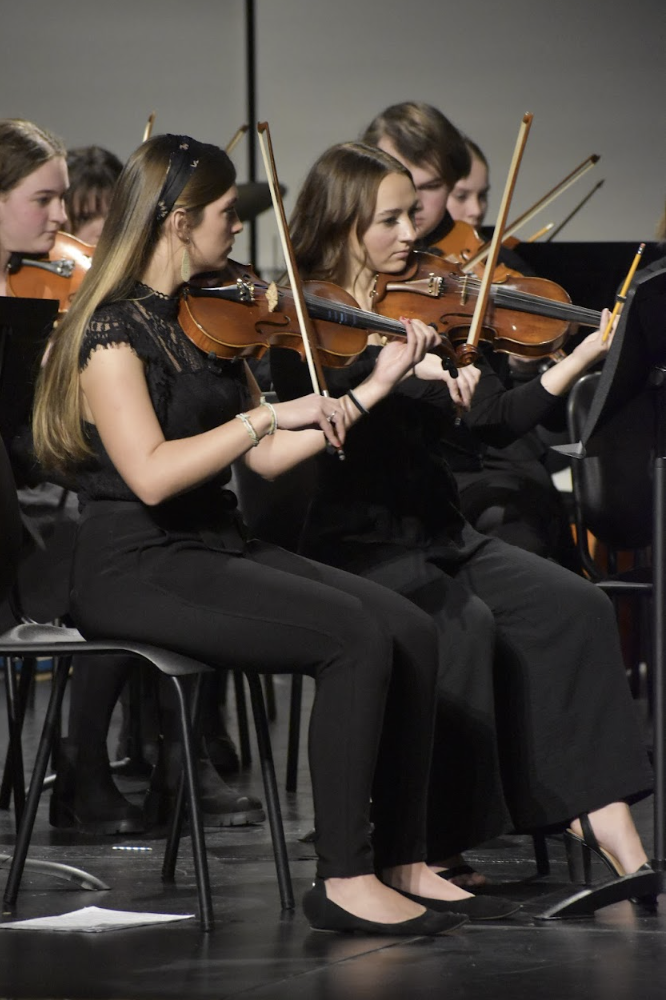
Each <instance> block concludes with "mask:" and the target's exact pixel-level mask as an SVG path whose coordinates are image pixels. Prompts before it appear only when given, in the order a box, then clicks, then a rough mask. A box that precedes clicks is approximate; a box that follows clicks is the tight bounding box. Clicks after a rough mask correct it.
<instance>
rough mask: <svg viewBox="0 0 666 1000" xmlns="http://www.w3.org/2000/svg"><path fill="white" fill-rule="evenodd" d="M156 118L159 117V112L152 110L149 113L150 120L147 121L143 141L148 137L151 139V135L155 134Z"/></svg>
mask: <svg viewBox="0 0 666 1000" xmlns="http://www.w3.org/2000/svg"><path fill="white" fill-rule="evenodd" d="M156 118H157V112H156V111H151V112H150V114H149V115H148V121H147V122H146V127H145V128H144V130H143V139H142V140H141V141H142V142H145V141H146V139H150V137H151V135H152V134H153V125H154V124H155V119H156Z"/></svg>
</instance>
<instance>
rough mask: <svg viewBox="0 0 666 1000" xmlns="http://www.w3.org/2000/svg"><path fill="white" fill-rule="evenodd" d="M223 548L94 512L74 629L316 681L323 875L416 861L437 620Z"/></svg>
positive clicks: (108, 511) (278, 555) (377, 590)
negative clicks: (373, 826)
mask: <svg viewBox="0 0 666 1000" xmlns="http://www.w3.org/2000/svg"><path fill="white" fill-rule="evenodd" d="M204 536H205V537H204ZM215 544H216V543H215V540H214V539H213V541H212V542H211V539H210V537H209V535H208V533H204V534H201V533H196V532H194V533H192V534H187V533H182V534H177V533H174V532H169V531H165V530H164V529H163V528H161V527H159V526H158V525H157V523H156V521H155V519H154V517H153V515H152V514H151V512H150V511H149V509H147V508H144V507H142V505H140V504H138V503H124V502H112V501H101V502H96V503H93V504H90V505H89V507H88V508H87V510H86V513H85V514H84V516H83V518H82V521H81V524H80V526H79V534H78V539H77V547H76V552H75V558H74V567H73V592H72V614H73V617H74V619H75V621H76V623H77V625H78V627H79V628H80V629H81V631H82V632H83V633H84V635H86V636H88V637H91V638H94V637H102V636H104V637H107V638H113V637H114V636H115V637H118V638H120V637H125V638H132V639H135V640H137V641H144V642H150V643H154V644H155V645H162V646H164V647H166V648H168V649H172V650H175V651H177V652H180V653H183V654H185V655H188V656H191V657H193V658H195V659H199V660H201V661H202V662H204V663H207V664H210V665H213V666H215V665H219V666H221V667H222V666H224V667H231V666H232V667H234V668H235V669H241V670H254V671H260V672H277V673H281V672H302V673H304V674H310V675H312V676H313V677H314V679H315V684H316V694H315V700H314V706H313V710H312V717H311V721H310V733H309V749H310V768H311V774H312V782H313V793H314V806H315V822H316V848H317V853H318V858H319V862H318V874H319V875H320V876H321V877H323V878H329V877H351V876H355V875H362V874H368V873H370V872H372V871H374V870H375V867H384V866H391V865H397V864H406V863H410V862H413V861H417V860H420V859H423V858H424V857H425V809H426V799H427V787H428V771H429V761H430V753H431V746H432V732H433V723H434V702H435V698H434V690H435V684H436V674H437V663H438V649H437V631H436V629H435V626H434V624H433V622H432V620H431V619H430V618H429V616H428V615H426V614H424V613H423V612H422V611H420V610H419V609H418V608H417V607H416V606H415V605H414V604H412V603H411V602H409V601H405V600H404V599H403V598H401V597H400V596H398V595H397V594H395V593H393V592H391V591H389V590H386V589H384V588H382V587H378V586H376V585H375V584H373V583H370V582H368V581H366V580H363V579H360V578H357V577H354V576H351V575H349V574H347V573H344V572H341V571H339V570H336V569H333V568H331V567H327V566H321V565H318V564H317V563H314V562H312V561H310V560H307V559H303V558H300V557H298V556H295V555H293V554H292V553H289V552H286V551H285V550H283V549H279V548H276V547H273V546H269V545H266V544H264V543H261V542H250V543H248V545H247V546H246V548H245V550H244V552H243V553H242V554H239V552H238V551H228V550H225V549H224V547H223V546H224V544H225V542H224V541H221V542H220V547H219V548H215V547H211V545H215ZM371 798H372V803H373V815H372V819H373V821H374V824H375V830H374V834H373V835H372V837H371V833H370V830H371V824H370V800H371Z"/></svg>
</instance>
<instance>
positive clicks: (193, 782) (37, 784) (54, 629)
mask: <svg viewBox="0 0 666 1000" xmlns="http://www.w3.org/2000/svg"><path fill="white" fill-rule="evenodd" d="M0 518H1V519H0V524H2V532H1V533H0V587H1V589H0V600H2V599H3V598H4V597H5V595H6V594H7V593H8V592H11V590H12V587H13V585H14V582H15V574H16V569H17V566H18V559H19V552H20V547H21V520H20V512H19V505H18V500H17V496H16V487H15V483H14V478H13V474H12V471H11V467H10V464H9V460H8V457H7V453H6V451H5V448H4V445H2V443H1V442H0ZM12 603H13V607H15V608H16V610H17V611H18V608H17V605H16V602H15V601H13V602H12ZM19 621H20V618H19ZM119 652H122V653H128V654H131V655H133V656H136V657H138V658H139V659H140V660H142V661H144V662H147V663H149V664H151V665H152V666H154V667H156V668H157V669H158V670H160V671H161V672H162V673H163V674H165V675H166V676H168V677H170V678H171V680H172V681H173V684H174V686H175V689H176V695H177V701H178V706H179V722H180V730H181V734H180V735H181V740H182V744H183V757H184V762H183V763H184V773H183V777H182V779H181V787H180V792H179V796H178V808H177V809H176V811H175V813H174V817H173V821H172V827H171V831H170V835H169V837H168V840H167V848H166V852H165V858H164V864H163V868H162V877H163V879H164V880H165V881H173V880H174V873H175V864H176V856H177V850H178V844H179V837H180V830H181V826H182V818H183V817H182V803H183V799H184V792H185V790H186V792H187V806H188V815H189V821H190V828H191V836H192V852H193V858H194V867H195V874H196V882H197V894H198V903H199V916H200V922H201V926H202V929H203V930H205V931H209V930H211V929H212V927H213V909H212V901H211V893H210V880H209V876H208V866H207V859H206V849H205V841H204V834H203V824H202V821H201V812H200V809H199V800H198V785H197V776H196V769H195V751H194V746H193V737H192V723H191V719H190V707H189V704H188V697H187V691H186V687H185V685H186V678H189V677H199V678H200V677H201V676H202V675H203V674H205V673H207V672H209V671H210V670H211V669H212V668H210V667H208V666H205V665H203V664H201V663H198V662H196V661H194V660H191V659H189V658H186V657H184V656H181V655H179V654H177V653H174V652H172V651H170V650H165V649H160V648H157V647H154V646H150V645H147V644H144V643H135V642H133V641H131V640H127V641H125V640H122V639H113V640H102V639H100V640H93V641H90V640H84V639H83V637H82V636H81V634H80V633H79V632H78V631H77V630H76V629H72V628H65V627H63V626H59V625H41V624H37V623H35V622H25V621H23V622H21V623H20V624H17V625H16V626H14V627H13V628H11V629H9V631H7V632H5V633H3V634H2V635H0V657H4V658H5V660H6V663H5V670H6V673H12V672H13V669H14V666H13V659H23V658H27V659H29V658H33V657H37V656H52V657H54V660H55V667H54V678H53V683H52V690H51V696H50V699H49V704H48V707H47V711H46V718H45V721H44V725H43V728H42V733H41V737H40V741H39V746H38V749H37V755H36V759H35V764H34V768H33V773H32V778H31V781H30V787H29V790H28V795H27V798H26V801H25V807H24V808H23V809H22V810H21V808H20V807H19V815H20V821H19V822H18V831H17V836H16V846H15V849H14V854H13V857H12V858H11V866H10V871H9V876H8V880H7V886H6V889H5V894H4V910H5V912H13V911H14V908H15V904H16V900H17V896H18V891H19V887H20V882H21V878H22V874H23V870H24V868H25V866H26V859H27V853H28V848H29V845H30V839H31V836H32V831H33V827H34V823H35V818H36V814H37V807H38V805H39V797H40V794H41V791H42V785H43V781H44V777H45V774H46V768H47V765H48V760H49V755H50V751H51V747H52V744H53V742H54V736H55V734H56V731H57V726H58V723H59V719H60V713H61V708H62V701H63V698H64V693H65V687H66V683H67V677H68V673H69V665H70V659H71V657H72V656H73V655H77V654H82V653H85V654H95V655H102V656H103V655H104V654H108V653H119ZM100 669H103V665H101V667H100ZM248 682H249V685H250V695H251V699H252V707H253V712H254V720H255V727H256V731H257V742H258V746H259V754H260V758H261V764H262V773H263V777H264V785H265V792H266V807H267V811H268V814H269V822H270V826H271V834H272V837H273V849H274V853H275V860H276V868H277V875H278V884H279V889H280V897H281V902H282V908H283V909H291V908H293V905H294V900H293V892H292V886H291V879H290V874H289V864H288V859H287V851H286V844H285V840H284V830H283V827H282V819H281V815H280V805H279V800H278V797H277V787H276V781H275V771H274V767H273V759H272V754H271V747H270V740H269V738H268V725H267V720H266V713H265V706H264V702H263V695H262V691H261V686H260V683H259V679H258V676H257V675H256V674H252V673H250V672H248ZM192 713H193V717H194V718H195V719H196V693H195V698H194V704H193V707H192ZM20 735H21V733H20V719H19V718H18V717H16V716H15V717H14V719H13V720H12V719H11V718H10V751H9V752H10V753H11V754H12V755H13V759H14V761H15V763H16V762H19V761H21V755H20ZM16 791H17V786H16V785H15V786H14V792H15V803H16ZM0 860H2V861H6V862H9V860H10V859H9V857H8V856H0ZM30 864H31V865H32V866H33V867H38V868H40V869H41V870H48V871H51V872H52V873H53V874H57V875H59V876H61V877H64V878H68V879H73V880H75V881H77V882H78V883H79V884H80V885H82V886H84V887H86V888H95V889H105V888H108V886H106V885H104V883H102V882H100V881H99V880H98V879H95V878H94V877H92V876H89V875H88V874H87V873H86V872H81V871H79V870H78V869H71V868H68V866H62V865H53V864H50V863H46V862H30Z"/></svg>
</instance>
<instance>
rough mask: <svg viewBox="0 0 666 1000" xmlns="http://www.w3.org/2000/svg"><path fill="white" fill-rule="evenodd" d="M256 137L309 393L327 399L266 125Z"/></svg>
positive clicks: (340, 455)
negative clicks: (274, 220)
mask: <svg viewBox="0 0 666 1000" xmlns="http://www.w3.org/2000/svg"><path fill="white" fill-rule="evenodd" d="M257 133H258V136H259V146H260V147H261V155H262V156H263V159H264V167H265V169H266V177H267V178H268V184H269V187H270V189H271V198H272V200H273V208H274V209H275V218H276V221H277V227H278V233H279V234H280V241H281V243H282V252H283V254H284V259H285V263H286V265H287V274H288V275H289V283H290V285H291V290H292V293H293V296H294V305H295V306H296V315H297V317H298V325H299V327H300V333H301V337H302V338H303V348H304V351H305V358H306V361H307V365H308V371H309V372H310V381H311V383H312V390H313V392H316V393H318V394H319V395H320V396H328V395H329V392H328V389H327V388H326V379H325V377H324V371H323V368H322V365H321V360H320V358H319V352H318V351H317V337H316V334H315V331H314V328H313V326H312V322H311V320H310V316H309V314H308V311H307V309H306V306H305V297H304V294H303V285H302V283H301V276H300V274H299V273H298V269H297V267H296V261H295V258H294V250H293V247H292V245H291V239H290V236H289V229H288V226H287V217H286V215H285V212H284V205H283V203H282V195H281V193H280V185H279V182H278V177H277V169H276V166H275V157H274V155H273V143H272V142H271V133H270V129H269V127H268V122H258V124H257ZM337 454H338V457H339V458H340V459H344V457H345V453H344V451H343V450H342V448H338V449H337Z"/></svg>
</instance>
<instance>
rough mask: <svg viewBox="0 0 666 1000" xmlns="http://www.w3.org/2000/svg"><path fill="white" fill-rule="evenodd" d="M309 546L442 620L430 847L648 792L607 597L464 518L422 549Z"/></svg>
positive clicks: (449, 849) (451, 846) (462, 843)
mask: <svg viewBox="0 0 666 1000" xmlns="http://www.w3.org/2000/svg"><path fill="white" fill-rule="evenodd" d="M317 554H318V557H319V558H331V559H335V560H337V561H338V564H340V563H342V564H343V565H345V566H346V568H347V569H350V570H352V571H353V572H356V573H360V574H362V575H364V576H365V577H367V578H369V579H372V580H373V581H376V582H379V583H381V584H383V585H384V586H387V587H391V588H392V589H393V590H396V591H397V592H399V593H401V594H403V595H405V596H407V597H409V598H410V599H411V600H412V601H414V602H415V603H416V604H418V605H419V607H421V608H423V609H424V610H426V611H428V613H429V614H430V615H431V617H432V618H433V620H434V621H435V622H436V624H437V626H438V630H439V633H440V650H441V660H440V668H439V677H438V703H437V721H436V727H435V743H434V751H433V761H432V767H431V784H430V795H429V811H428V857H429V860H430V861H433V862H434V861H438V860H443V859H445V858H447V857H448V856H450V855H451V854H454V853H457V852H458V851H460V850H464V849H465V848H469V847H472V846H473V845H474V844H478V843H483V842H484V841H487V840H489V839H491V838H492V837H494V836H497V835H498V834H500V833H503V832H507V831H509V830H511V829H515V830H522V831H528V830H533V829H537V828H544V827H556V826H560V825H563V824H565V823H567V822H568V821H569V820H570V819H571V818H573V817H575V816H578V815H579V814H580V813H581V812H583V811H591V810H593V809H596V808H600V807H601V806H603V805H606V804H608V803H610V802H613V801H618V800H628V801H631V800H634V799H637V798H639V797H640V796H642V795H644V794H647V793H648V791H649V790H650V788H651V786H652V775H651V771H650V767H649V764H648V760H647V756H646V753H645V750H644V748H643V745H642V740H641V735H640V731H639V727H638V723H637V719H636V717H635V710H634V705H633V702H632V700H631V697H630V693H629V688H628V685H627V681H626V676H625V671H624V665H623V661H622V656H621V652H620V646H619V638H618V631H617V626H616V622H615V617H614V613H613V609H612V606H611V603H610V601H609V600H608V598H607V597H606V596H605V594H603V593H602V592H601V591H599V590H598V589H597V588H595V587H594V586H593V585H592V584H590V583H589V582H588V581H587V580H584V579H583V578H582V577H579V576H577V575H576V574H574V573H571V572H569V571H568V570H565V569H563V568H562V567H561V566H559V565H557V564H556V563H552V562H550V561H548V560H546V559H542V558H540V557H538V556H535V555H533V554H532V553H530V552H525V551H523V550H521V549H519V548H516V547H514V546H512V545H507V544H505V543H504V542H501V541H499V540H498V539H494V538H487V537H486V536H483V535H480V534H479V533H478V532H476V531H475V530H474V529H473V528H472V527H471V526H469V525H467V526H466V528H465V529H464V531H463V536H462V538H461V539H460V540H459V541H458V542H454V541H450V540H444V541H442V542H441V543H440V544H438V545H434V544H433V545H431V546H430V547H429V548H428V549H421V548H417V547H412V548H407V547H405V546H401V545H397V544H395V545H393V544H385V543H380V544H370V543H359V542H358V541H351V540H347V541H342V542H340V543H339V544H336V545H335V546H331V548H330V549H328V550H327V551H326V552H325V551H323V550H322V549H321V548H320V549H319V550H318V552H317Z"/></svg>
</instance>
